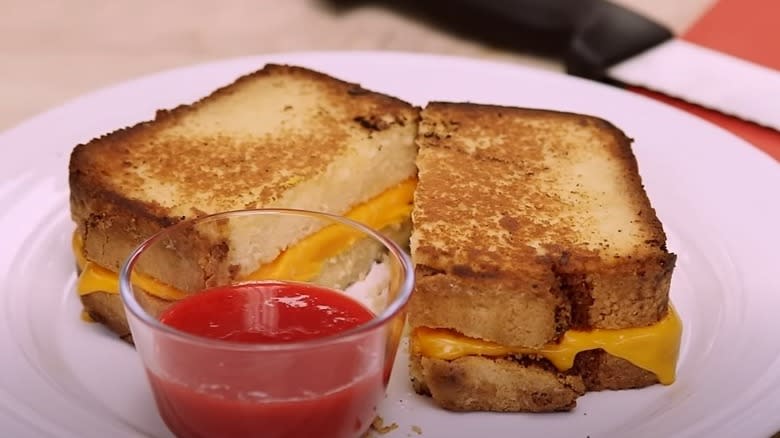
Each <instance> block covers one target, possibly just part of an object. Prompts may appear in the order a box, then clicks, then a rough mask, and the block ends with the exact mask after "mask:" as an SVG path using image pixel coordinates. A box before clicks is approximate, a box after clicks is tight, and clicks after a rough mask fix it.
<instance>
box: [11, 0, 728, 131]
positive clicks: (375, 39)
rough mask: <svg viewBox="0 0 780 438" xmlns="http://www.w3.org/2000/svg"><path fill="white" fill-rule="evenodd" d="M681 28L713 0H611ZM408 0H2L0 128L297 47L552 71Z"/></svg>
mask: <svg viewBox="0 0 780 438" xmlns="http://www.w3.org/2000/svg"><path fill="white" fill-rule="evenodd" d="M615 1H616V2H619V3H622V4H625V5H627V6H630V7H633V8H634V9H636V10H639V11H641V12H643V13H645V14H647V15H649V16H651V17H653V18H655V19H657V20H659V21H661V22H662V23H664V24H666V25H668V26H670V27H671V28H672V29H674V30H676V31H679V30H681V29H684V28H685V27H686V26H687V25H688V24H689V23H691V21H692V20H694V19H695V18H696V17H697V16H698V15H699V14H700V13H701V12H702V11H703V10H704V9H705V8H707V7H708V6H709V5H710V4H712V2H713V0H615ZM414 3H415V2H414V0H406V1H402V2H393V1H385V2H381V1H375V2H372V1H355V0H351V1H349V0H348V1H338V0H226V1H220V2H217V1H207V0H135V1H132V0H110V1H98V0H93V1H89V0H59V1H56V0H50V1H44V0H31V1H28V0H0V11H2V12H0V102H2V105H0V131H3V130H5V129H7V128H10V127H12V126H13V125H15V124H17V123H19V122H21V121H22V120H24V119H25V118H27V117H30V116H33V115H35V114H36V113H39V112H41V111H44V110H46V109H47V108H50V107H52V106H56V105H59V104H61V103H63V102H65V101H67V100H68V99H71V98H73V97H76V96H78V95H80V94H83V93H86V92H88V91H91V90H94V89H96V88H100V87H103V86H106V85H109V84H112V83H117V82H121V81H124V80H126V79H130V78H132V77H135V76H139V75H143V74H147V73H153V72H156V71H160V70H164V69H168V68H172V67H177V66H182V65H186V64H192V63H197V62H203V61H208V60H215V59H220V58H226V57H232V56H241V55H251V54H260V53H270V52H283V51H299V50H339V49H371V50H405V51H415V52H430V53H444V54H455V55H465V56H471V57H479V58H487V59H497V60H505V61H510V62H517V63H523V64H526V65H533V66H538V67H540V68H548V69H557V68H559V65H558V64H557V63H556V62H554V61H552V60H550V59H547V58H544V57H542V56H538V55H531V54H529V53H523V52H517V51H511V50H508V49H503V48H500V47H495V46H489V45H486V44H483V43H479V42H475V41H473V40H469V39H467V38H466V37H464V36H463V35H459V34H456V33H453V32H451V31H449V30H448V29H446V28H444V27H442V26H441V25H440V23H438V22H437V15H436V12H435V11H434V12H433V14H431V13H427V14H426V13H420V12H418V11H417V8H415V7H414V6H413V5H414Z"/></svg>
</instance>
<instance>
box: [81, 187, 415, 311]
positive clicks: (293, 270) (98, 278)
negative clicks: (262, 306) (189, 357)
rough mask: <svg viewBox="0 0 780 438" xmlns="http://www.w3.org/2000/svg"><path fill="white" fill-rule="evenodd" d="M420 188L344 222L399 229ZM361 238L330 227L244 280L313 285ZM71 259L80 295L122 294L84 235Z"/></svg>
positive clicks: (162, 289)
mask: <svg viewBox="0 0 780 438" xmlns="http://www.w3.org/2000/svg"><path fill="white" fill-rule="evenodd" d="M416 184H417V181H416V180H415V179H409V180H406V181H404V182H402V183H400V184H398V185H396V186H395V187H392V188H390V189H388V190H386V191H384V192H383V193H381V194H379V195H377V196H376V197H374V198H372V199H370V200H368V201H366V202H364V203H362V204H359V205H357V206H355V207H354V208H352V209H351V210H350V211H349V212H348V213H346V214H345V216H346V217H347V218H349V219H352V220H354V221H357V222H360V223H363V224H364V225H367V226H369V227H370V228H373V229H377V230H379V229H382V228H385V227H387V226H390V225H395V224H400V223H402V222H403V221H405V220H406V219H408V218H409V215H410V214H411V210H412V199H413V197H414V189H415V187H416ZM362 237H363V236H362V233H361V232H360V231H357V230H355V229H353V228H350V227H345V226H339V225H330V226H327V227H325V228H323V229H321V230H319V231H317V232H316V233H314V234H312V235H310V236H307V237H305V238H304V239H302V240H301V241H300V242H298V243H296V244H295V245H293V246H291V247H289V248H287V249H286V250H284V251H283V252H282V253H281V254H280V255H279V256H277V258H276V259H275V260H274V261H272V262H271V263H268V264H265V265H263V266H260V267H259V268H258V269H257V270H256V271H254V272H252V273H251V274H249V275H247V276H246V278H244V280H258V279H266V280H271V279H286V280H297V281H306V280H310V279H312V278H314V277H316V276H317V275H318V274H319V273H320V272H321V271H322V268H323V265H324V263H325V261H326V260H328V259H330V258H332V257H335V256H337V255H339V254H341V253H342V252H344V251H347V250H348V249H349V248H350V247H351V246H352V245H354V244H355V243H356V242H357V241H358V240H360V239H361V238H362ZM73 253H74V255H75V257H76V262H77V264H78V265H79V268H80V270H81V275H80V276H79V280H78V283H77V286H76V290H77V292H78V293H79V295H87V294H90V293H95V292H108V293H114V294H116V293H119V277H118V275H117V273H116V272H114V271H112V270H110V269H107V268H105V267H103V266H100V265H98V264H96V263H94V262H92V261H90V260H88V259H87V258H86V257H85V256H84V245H83V242H82V241H81V235H80V234H79V233H77V232H76V233H74V235H73ZM313 253H314V255H313ZM132 282H133V283H134V284H135V285H136V286H138V287H140V288H142V289H144V290H145V291H146V292H148V293H149V294H151V295H154V296H156V297H158V298H162V299H165V300H177V299H181V298H183V297H184V296H185V295H186V294H185V293H184V292H182V291H180V290H178V289H176V288H174V287H171V286H169V285H167V284H164V283H162V282H160V281H158V280H155V279H154V278H151V277H149V276H146V275H143V274H138V273H134V274H133V278H132Z"/></svg>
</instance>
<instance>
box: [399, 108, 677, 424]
mask: <svg viewBox="0 0 780 438" xmlns="http://www.w3.org/2000/svg"><path fill="white" fill-rule="evenodd" d="M421 118H422V120H421V122H420V127H419V130H418V136H417V144H418V147H419V152H418V157H417V167H418V185H417V190H416V192H415V201H414V202H415V205H414V209H413V211H412V221H413V226H414V228H413V233H412V236H411V250H412V259H413V261H414V263H415V271H416V274H417V279H416V285H415V291H414V294H413V295H412V298H411V300H410V305H409V323H410V326H411V337H410V349H409V354H410V371H411V378H412V383H413V386H414V388H415V390H416V391H417V392H419V393H421V394H427V395H430V396H432V398H433V399H434V401H435V402H436V403H437V404H439V405H440V406H442V407H444V408H447V409H452V410H465V411H474V410H477V411H481V410H486V411H528V412H546V411H558V410H569V409H572V408H574V407H575V406H576V401H577V399H578V397H580V396H581V395H583V394H584V393H585V392H587V391H597V390H604V389H627V388H639V387H644V386H648V385H652V384H656V383H663V384H670V383H672V382H674V380H675V370H676V367H677V358H678V354H679V348H680V339H681V332H682V325H681V323H680V319H679V318H678V316H677V314H676V312H675V311H674V310H673V308H672V305H671V303H670V300H669V287H670V284H671V275H672V272H673V268H674V263H675V256H674V254H672V253H670V252H669V251H667V249H666V247H665V242H666V236H665V234H664V231H663V228H662V226H661V223H660V221H659V220H658V218H657V216H656V215H655V211H654V210H653V208H652V206H651V205H650V201H649V199H648V198H647V194H646V193H645V191H644V188H643V187H642V182H641V178H640V176H639V173H638V171H637V164H636V161H635V159H634V156H633V153H632V150H631V147H630V142H631V140H630V139H628V138H627V137H626V136H625V135H624V134H623V133H622V132H621V131H620V130H618V129H617V128H616V127H614V126H613V125H611V124H610V123H608V122H606V121H604V120H601V119H598V118H595V117H591V116H585V115H580V114H570V113H561V112H555V111H545V110H534V109H523V108H510V107H501V106H493V105H479V104H469V103H447V102H433V103H430V104H428V106H427V107H426V108H425V109H424V110H423V112H422V114H421Z"/></svg>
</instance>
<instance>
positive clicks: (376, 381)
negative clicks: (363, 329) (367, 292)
mask: <svg viewBox="0 0 780 438" xmlns="http://www.w3.org/2000/svg"><path fill="white" fill-rule="evenodd" d="M373 318H374V315H373V313H372V312H371V311H369V310H368V309H366V308H365V307H363V306H362V305H361V304H360V303H358V302H357V301H354V300H353V299H351V298H349V297H347V296H345V295H344V294H341V293H339V292H335V291H332V290H328V289H324V288H320V287H316V286H311V285H303V284H299V283H284V282H255V283H243V284H238V285H230V286H222V287H217V288H213V289H208V290H205V291H203V292H201V293H198V294H195V295H193V296H191V297H188V298H186V299H184V300H181V301H179V302H177V303H175V304H173V305H172V306H171V307H169V308H168V309H167V310H166V311H165V312H164V313H163V314H162V315H161V316H160V321H162V322H163V323H165V324H168V325H170V326H172V327H175V328H177V329H179V330H181V331H184V332H188V333H191V334H195V335H198V336H202V337H206V338H211V339H220V340H227V341H233V342H240V343H254V344H271V343H274V344H277V343H287V342H294V341H304V340H310V339H315V338H321V337H325V336H330V335H334V334H336V333H340V332H343V331H345V330H348V329H351V328H353V327H356V326H358V325H361V324H364V323H366V322H367V321H369V320H371V319H373ZM380 336H383V335H382V333H381V332H377V334H376V335H370V336H363V337H360V338H358V339H357V340H354V341H350V342H343V341H342V342H340V343H336V344H334V345H329V346H326V347H323V348H314V349H306V350H303V351H301V350H297V351H293V352H264V353H259V354H257V353H247V352H241V351H234V350H230V349H222V350H215V351H210V350H204V349H203V347H202V346H198V347H194V346H192V345H189V344H183V343H180V342H177V341H176V342H175V341H170V340H160V342H158V343H157V345H158V350H157V351H158V353H157V354H159V355H160V359H159V364H160V365H159V366H160V369H162V370H163V372H162V373H161V374H160V375H157V374H156V373H155V372H153V371H152V370H148V374H149V376H150V380H151V382H152V388H153V390H154V394H155V400H156V401H157V405H158V408H159V411H160V414H161V416H162V418H163V420H164V421H165V422H166V424H167V425H168V427H169V428H170V429H171V430H172V431H173V432H174V433H176V434H177V435H178V436H181V437H267V438H302V437H323V438H330V437H334V438H342V437H354V436H359V434H360V433H361V432H362V431H363V430H365V429H366V427H367V426H368V424H370V422H371V421H372V420H373V418H374V415H375V414H376V404H377V403H378V402H379V401H380V400H381V399H382V398H383V395H384V383H385V380H384V378H383V372H382V368H383V364H382V361H381V360H378V359H376V357H378V356H377V355H378V354H383V353H384V350H383V348H384V345H383V343H382V341H383V340H384V338H383V337H382V338H380ZM372 352H373V353H376V354H374V356H376V357H374V356H372ZM371 357H374V358H373V359H371ZM163 373H164V374H163Z"/></svg>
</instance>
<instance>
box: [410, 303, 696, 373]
mask: <svg viewBox="0 0 780 438" xmlns="http://www.w3.org/2000/svg"><path fill="white" fill-rule="evenodd" d="M681 334H682V323H681V321H680V318H679V316H678V315H677V312H675V310H674V308H672V307H671V306H670V307H669V312H668V313H667V315H666V317H665V318H664V319H662V320H661V321H659V322H658V323H657V324H655V325H652V326H648V327H636V328H628V329H620V330H605V329H595V330H591V331H579V330H569V331H567V332H566V333H564V335H563V338H562V339H561V342H559V343H557V344H550V345H546V346H544V347H542V348H540V349H530V348H523V347H508V346H504V345H500V344H496V343H493V342H488V341H483V340H481V339H474V338H469V337H467V336H463V335H461V334H459V333H457V332H455V331H453V330H448V329H434V328H428V327H418V328H416V329H415V330H414V331H413V333H412V336H413V345H414V348H415V349H416V350H417V351H418V352H419V354H422V355H423V356H426V357H430V358H434V359H443V360H454V359H457V358H459V357H463V356H469V355H475V356H509V355H538V356H541V357H543V358H545V359H547V360H549V361H550V362H551V363H552V364H553V365H554V366H555V367H556V368H558V369H559V370H560V371H566V370H568V369H570V368H571V367H572V366H574V358H575V357H576V356H577V353H580V352H583V351H588V350H596V349H602V350H604V351H606V352H607V353H609V354H611V355H613V356H617V357H620V358H622V359H625V360H627V361H629V362H631V363H632V364H634V365H636V366H637V367H639V368H642V369H645V370H647V371H650V372H652V373H654V374H655V375H656V376H657V377H658V381H659V382H661V383H662V384H664V385H669V384H671V383H674V380H675V371H676V368H677V357H678V354H679V351H680V337H681Z"/></svg>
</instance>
